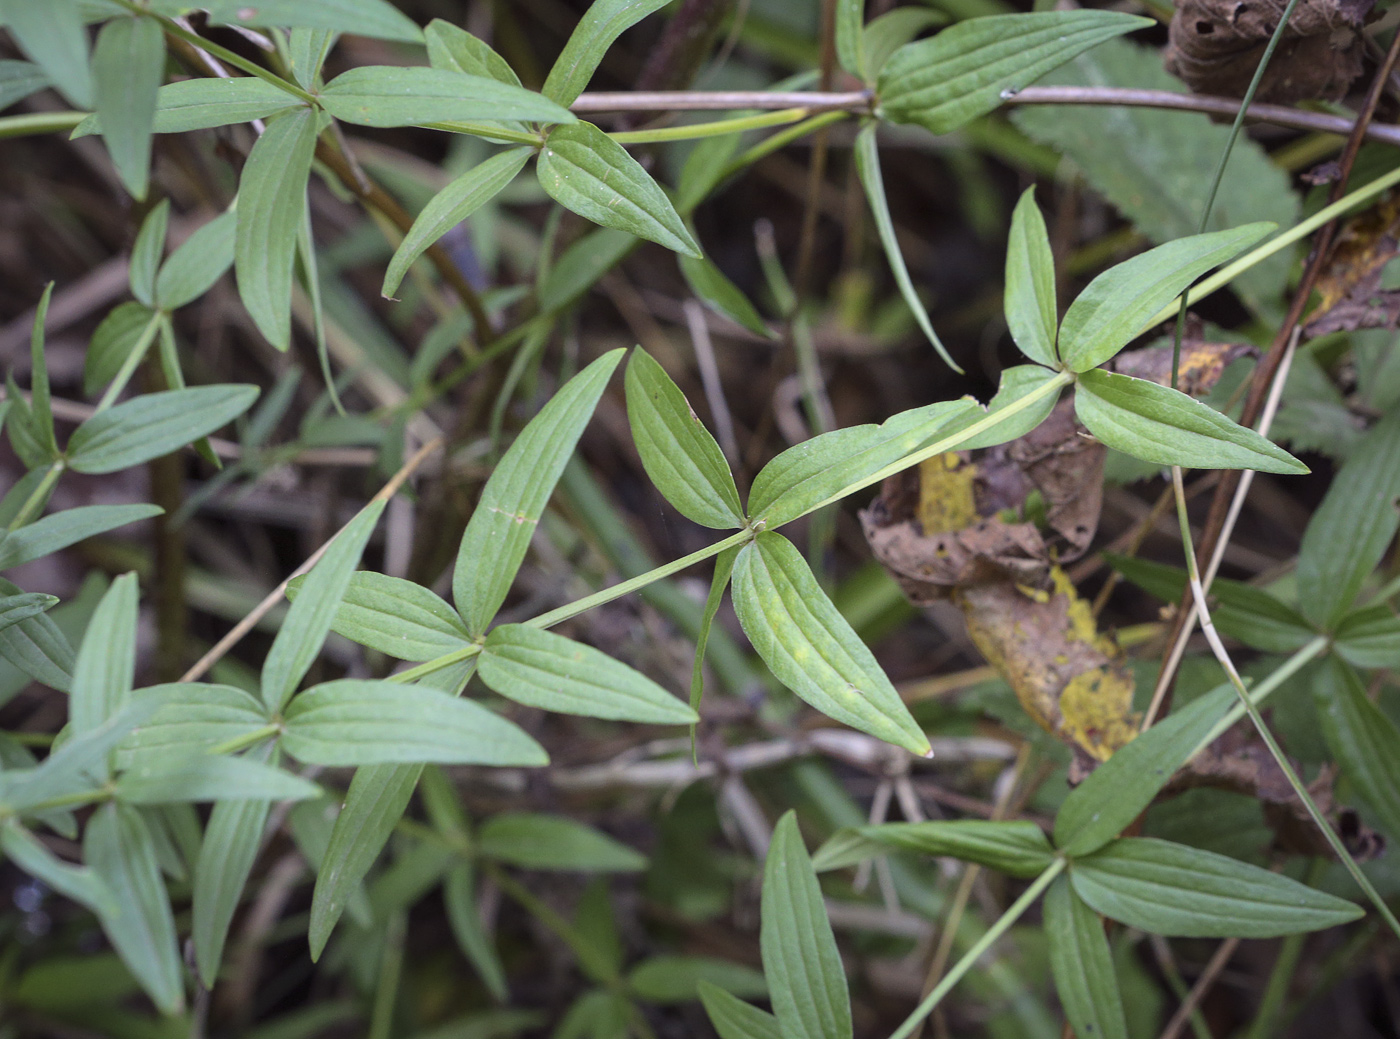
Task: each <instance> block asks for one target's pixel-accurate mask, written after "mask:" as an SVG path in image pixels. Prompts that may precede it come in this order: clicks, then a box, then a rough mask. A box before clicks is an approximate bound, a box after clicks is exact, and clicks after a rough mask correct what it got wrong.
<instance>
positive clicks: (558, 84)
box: [544, 0, 668, 107]
mask: <svg viewBox="0 0 1400 1039" xmlns="http://www.w3.org/2000/svg"><path fill="white" fill-rule="evenodd" d="M667 2H668V0H594V3H593V4H592V5H591V6H590V7H589V8H588V10H587V11H586V12H584V15H583V17H582V18H580V19H579V23H578V25H576V26H575V27H574V31H573V32H572V33H571V34H570V36H569V42H568V43H566V44H564V50H563V52H562V53H560V55H559V57H558V59H556V60H555V62H554V67H553V68H551V69H550V70H549V75H548V76H547V77H546V78H545V81H544V96H545V97H547V98H550V99H552V100H554V101H557V102H559V104H561V105H564V106H566V107H567V106H569V105H572V104H573V103H574V101H576V100H577V99H578V96H579V95H580V94H582V93H583V88H584V87H586V86H588V81H589V80H590V79H592V78H593V71H594V70H595V69H596V68H597V67H598V63H599V62H600V61H602V60H603V55H604V54H606V53H607V50H608V48H609V47H611V46H612V44H613V41H614V40H616V39H617V38H618V37H619V36H621V35H622V33H623V32H624V31H626V30H627V29H629V28H631V27H632V26H633V25H636V24H637V23H638V22H640V21H641V20H642V19H643V18H645V17H646V16H647V15H649V14H651V13H652V12H653V11H659V10H661V8H663V7H665V6H666V4H667Z"/></svg>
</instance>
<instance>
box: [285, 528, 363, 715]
mask: <svg viewBox="0 0 1400 1039" xmlns="http://www.w3.org/2000/svg"><path fill="white" fill-rule="evenodd" d="M384 505H385V502H383V501H373V502H370V503H369V504H368V505H366V506H365V507H364V508H363V509H361V510H360V512H359V514H358V515H356V517H355V518H354V519H352V520H351V521H350V522H349V523H347V524H346V525H345V529H344V530H342V531H341V532H340V533H339V534H337V535H336V536H335V540H334V541H332V542H331V543H330V546H329V547H328V548H327V549H326V553H325V555H323V556H322V557H321V558H320V559H318V560H317V561H316V565H315V566H313V567H312V568H311V572H310V573H308V574H307V575H306V580H305V581H304V582H303V583H302V586H301V591H300V593H299V594H298V595H297V597H296V601H295V602H293V603H292V605H291V608H290V609H288V610H287V616H286V617H284V618H283V619H282V627H281V628H280V629H278V631H277V637H276V638H275V639H274V640H273V642H272V648H271V649H270V650H268V654H267V659H266V660H265V661H263V669H262V698H263V703H265V704H267V706H268V707H269V708H270V709H271V710H273V711H277V710H280V709H281V708H282V706H283V705H284V704H286V702H287V699H288V698H289V697H290V696H291V695H292V693H294V692H296V688H297V686H298V685H300V684H301V680H302V679H303V678H305V677H306V672H307V671H309V670H310V668H311V664H312V663H313V662H314V661H315V659H316V657H317V656H318V655H319V654H320V652H321V646H322V644H323V643H324V642H325V641H326V635H327V634H328V633H329V632H330V630H331V624H332V622H333V621H334V620H335V615H336V610H337V609H338V608H339V606H340V600H341V598H342V597H343V596H344V595H345V590H346V589H347V588H349V587H350V578H351V576H352V575H353V574H354V572H355V567H356V566H357V565H358V564H359V562H360V554H361V553H362V552H363V551H364V549H365V542H367V541H368V540H369V536H370V534H372V533H373V532H374V525H375V524H376V523H378V522H379V515H380V513H382V512H383V511H384Z"/></svg>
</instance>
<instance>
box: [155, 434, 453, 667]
mask: <svg viewBox="0 0 1400 1039" xmlns="http://www.w3.org/2000/svg"><path fill="white" fill-rule="evenodd" d="M440 447H442V438H441V437H437V438H435V439H433V440H430V441H428V443H426V444H424V445H423V446H422V447H420V448H419V449H418V450H417V452H415V453H414V455H413V457H412V458H410V459H409V460H408V461H407V462H405V463H404V464H403V466H402V467H401V468H400V469H399V471H398V472H396V473H395V474H394V475H393V476H392V477H391V478H390V479H389V482H388V483H386V484H385V485H384V486H383V487H381V488H380V489H379V492H378V493H377V494H375V496H374V497H373V498H371V499H370V501H371V502H376V501H384V500H386V499H388V498H392V497H393V496H394V495H395V494H397V493H398V490H399V488H400V487H402V486H403V483H404V481H405V480H407V479H408V478H409V477H410V476H412V475H413V473H414V471H415V470H416V469H417V468H418V467H419V466H420V465H422V464H423V462H424V461H425V460H426V459H427V457H428V456H429V455H430V454H432V453H433V452H434V451H436V450H438V449H439V448H440ZM352 522H353V521H352ZM340 529H341V530H344V529H345V528H344V527H341V528H340ZM339 536H340V530H338V531H336V533H335V537H331V538H330V539H328V540H327V541H326V543H325V544H324V545H322V546H321V547H320V548H318V549H317V550H316V551H315V552H313V553H311V555H309V556H307V558H306V562H304V563H302V564H301V566H299V567H297V568H296V569H295V570H293V571H292V572H291V573H290V574H288V575H287V577H286V579H285V580H284V581H283V582H282V583H281V584H279V585H278V586H277V587H276V588H274V589H273V590H272V591H270V592H268V593H267V597H266V598H264V599H263V601H262V602H260V603H258V604H257V606H255V607H253V610H252V612H251V613H249V614H248V616H246V617H244V618H243V619H242V620H241V621H239V622H238V623H237V624H235V625H234V626H233V629H232V630H231V631H229V633H228V634H227V635H225V636H224V637H223V638H221V639H220V640H219V641H218V642H217V643H216V644H215V645H214V648H213V649H211V650H210V651H209V652H208V653H206V654H204V656H202V657H200V658H199V660H197V661H195V664H194V666H193V667H191V668H190V669H189V670H188V671H186V672H185V673H184V674H183V675H181V676H180V681H181V682H193V681H194V680H195V679H197V678H199V677H200V676H201V675H203V674H204V672H206V671H208V670H209V669H210V668H211V667H213V666H214V664H215V663H216V662H217V661H218V660H219V659H220V658H222V657H223V655H224V654H225V653H227V652H228V651H229V650H230V649H232V648H233V647H234V646H235V645H237V644H238V642H239V640H240V639H242V638H243V636H244V635H246V634H248V632H250V631H252V630H253V628H254V627H255V626H256V625H257V623H258V621H260V620H262V619H263V618H264V617H265V616H267V613H268V611H269V610H271V609H272V608H273V607H274V606H276V605H277V604H278V603H279V602H281V601H282V596H283V595H284V594H286V591H287V585H289V584H291V583H292V581H293V580H294V579H296V578H298V577H300V576H301V575H302V574H304V573H306V572H307V571H309V570H310V569H311V568H312V567H313V566H315V565H316V561H317V560H318V559H320V558H321V556H323V555H325V552H326V549H328V548H330V546H331V542H332V541H334V540H335V538H336V537H339Z"/></svg>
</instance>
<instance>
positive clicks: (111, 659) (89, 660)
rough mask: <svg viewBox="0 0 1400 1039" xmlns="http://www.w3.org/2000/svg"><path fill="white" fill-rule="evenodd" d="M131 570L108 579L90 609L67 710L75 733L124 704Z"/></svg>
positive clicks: (133, 601)
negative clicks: (101, 593)
mask: <svg viewBox="0 0 1400 1039" xmlns="http://www.w3.org/2000/svg"><path fill="white" fill-rule="evenodd" d="M137 597H138V589H137V585H136V575H135V574H123V575H122V576H121V577H118V578H117V579H116V580H115V581H113V582H112V584H111V586H110V587H108V589H107V592H106V594H104V595H103V596H102V600H101V601H100V602H99V603H98V604H97V609H96V610H94V611H93V614H92V619H91V620H90V621H88V626H87V631H86V632H84V634H83V642H82V645H81V646H80V647H79V649H78V658H77V661H76V662H75V663H74V665H73V684H72V689H71V692H72V696H71V697H70V698H69V702H68V714H69V719H70V723H71V725H72V727H73V732H74V733H75V734H79V735H81V734H83V733H89V732H92V731H94V730H96V729H98V728H100V727H101V726H102V724H103V723H104V722H106V721H107V720H108V719H109V718H111V717H112V716H113V715H115V714H116V713H117V712H118V711H120V710H121V709H122V708H123V707H125V706H126V701H127V697H128V696H129V695H130V693H131V687H132V684H133V682H134V680H135V676H136V613H137Z"/></svg>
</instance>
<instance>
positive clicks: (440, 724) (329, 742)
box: [282, 678, 549, 765]
mask: <svg viewBox="0 0 1400 1039" xmlns="http://www.w3.org/2000/svg"><path fill="white" fill-rule="evenodd" d="M285 719H286V731H285V733H284V734H283V736H282V746H284V747H285V748H286V749H287V753H289V754H292V755H293V756H295V757H297V758H299V759H300V760H302V761H304V762H306V763H307V764H311V765H389V764H410V763H422V762H438V763H440V764H444V765H546V764H548V763H549V757H548V755H546V754H545V752H544V748H542V747H541V746H540V745H539V744H538V743H536V742H535V741H534V740H533V739H531V738H530V737H529V736H527V735H526V734H525V732H524V731H523V730H522V729H520V728H519V727H518V726H516V725H514V724H512V723H511V722H508V721H506V719H504V718H502V717H501V716H500V715H498V714H495V713H494V712H492V711H489V710H487V709H486V708H485V707H482V706H481V705H480V704H477V703H473V702H472V701H470V700H459V699H456V698H455V697H452V696H448V695H447V694H446V693H440V692H438V691H437V690H435V689H426V688H424V687H422V686H414V685H402V684H399V683H395V682H384V681H371V680H367V679H358V678H343V679H340V680H338V681H334V682H326V683H323V684H322V685H318V686H316V687H315V688H313V689H309V690H307V691H306V692H304V693H302V694H301V695H299V696H297V697H295V698H294V699H293V700H292V702H291V703H290V704H288V705H287V710H286V713H285Z"/></svg>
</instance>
